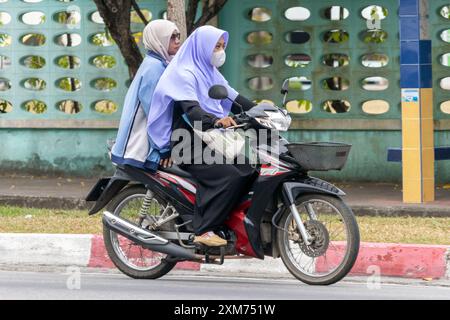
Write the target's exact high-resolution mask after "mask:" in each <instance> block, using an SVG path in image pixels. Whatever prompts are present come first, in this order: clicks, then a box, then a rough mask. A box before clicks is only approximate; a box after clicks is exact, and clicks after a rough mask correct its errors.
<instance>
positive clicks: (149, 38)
mask: <svg viewBox="0 0 450 320" xmlns="http://www.w3.org/2000/svg"><path fill="white" fill-rule="evenodd" d="M174 31H178V32H179V30H178V28H177V26H176V24H175V23H173V22H171V21H168V20H163V19H159V20H153V21H151V22H149V23H148V24H147V25H146V26H145V28H144V31H143V42H144V47H145V49H147V50H151V51H154V52H156V53H157V54H159V55H160V56H161V57H163V58H164V59H165V60H166V61H167V63H169V62H170V60H172V58H173V56H170V55H169V52H168V50H169V44H170V38H171V37H172V34H173V33H174Z"/></svg>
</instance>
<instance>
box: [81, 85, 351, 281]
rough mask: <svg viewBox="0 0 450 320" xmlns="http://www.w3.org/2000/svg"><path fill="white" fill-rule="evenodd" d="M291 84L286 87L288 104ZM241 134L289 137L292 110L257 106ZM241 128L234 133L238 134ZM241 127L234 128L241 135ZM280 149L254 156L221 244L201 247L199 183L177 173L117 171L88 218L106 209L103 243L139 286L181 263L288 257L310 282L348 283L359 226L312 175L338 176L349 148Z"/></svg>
mask: <svg viewBox="0 0 450 320" xmlns="http://www.w3.org/2000/svg"><path fill="white" fill-rule="evenodd" d="M288 89H289V80H286V81H285V82H284V83H283V86H282V90H281V93H282V94H284V98H283V104H284V102H285V101H286V96H287V94H288V91H289V90H288ZM209 96H210V97H211V98H213V99H220V100H222V99H226V98H227V92H226V88H225V87H222V86H213V87H212V88H211V89H210V90H209ZM235 120H236V122H237V123H238V126H237V127H239V128H241V129H245V130H248V129H255V130H261V129H265V130H272V131H275V130H276V132H279V131H287V130H288V128H289V126H290V123H291V118H290V116H289V115H288V113H287V111H286V110H285V109H282V108H279V107H278V106H276V105H272V104H268V103H264V102H263V103H259V104H258V105H256V106H255V107H253V108H252V109H250V110H249V111H246V112H244V111H243V110H242V112H241V114H239V115H237V116H236V117H235ZM232 129H233V128H232ZM234 129H236V128H234ZM279 142H280V145H279V152H278V154H275V155H274V154H271V153H269V152H268V148H267V146H266V145H261V144H256V146H253V147H252V148H253V151H254V152H255V154H257V156H258V157H260V158H261V159H264V160H265V161H262V162H261V163H259V164H257V165H256V171H257V172H258V177H257V178H256V179H255V181H254V182H253V184H252V186H251V188H250V191H249V192H248V194H245V195H243V196H242V200H241V201H240V203H239V204H238V205H237V206H236V208H234V210H232V212H231V213H230V215H229V217H228V219H227V220H226V223H225V226H224V227H223V229H222V230H220V231H219V232H218V234H219V235H220V236H221V237H223V238H225V239H226V240H227V245H226V246H223V247H211V248H209V247H204V246H198V245H197V246H196V245H195V244H194V243H193V239H194V236H195V235H194V232H193V228H192V220H193V214H194V204H195V192H196V181H195V179H194V178H193V177H192V176H191V175H190V174H189V173H188V172H186V171H183V170H182V169H181V168H180V167H179V166H177V165H173V166H172V167H170V168H159V169H158V171H157V172H156V173H150V172H148V171H145V170H141V169H139V168H137V167H133V166H127V165H125V166H118V165H115V166H116V168H115V173H114V175H113V176H112V177H107V178H102V179H100V180H99V181H98V182H97V184H96V185H95V186H94V187H93V188H92V190H91V191H90V193H89V195H88V196H87V198H86V200H87V201H95V204H94V206H93V207H92V209H91V210H90V211H89V215H93V214H96V213H97V212H99V211H100V210H101V209H103V208H104V207H105V206H106V211H104V212H103V218H102V222H103V237H104V243H105V247H106V250H107V252H108V255H109V257H110V259H111V260H112V262H113V263H114V265H115V266H116V267H117V268H118V269H119V270H120V271H121V272H123V273H124V274H126V275H128V276H130V277H132V278H136V279H156V278H159V277H161V276H163V275H165V274H167V273H168V272H169V271H170V270H172V269H173V268H174V267H175V265H176V264H177V263H178V262H181V261H192V262H198V263H205V264H206V263H209V264H219V265H222V264H223V263H224V261H225V260H229V259H245V258H258V259H264V257H265V256H269V257H273V258H280V257H281V260H282V261H283V263H284V265H285V266H286V268H287V269H288V270H289V272H290V273H291V274H292V275H293V276H294V277H296V278H297V279H298V280H300V281H302V282H304V283H306V284H310V285H330V284H333V283H336V282H338V281H339V280H341V279H342V278H344V277H345V276H346V275H347V274H348V272H349V271H350V270H351V268H352V267H353V265H354V263H355V261H356V258H357V256H358V251H359V244H360V236H359V228H358V224H357V221H356V219H355V216H354V214H353V212H352V210H351V209H350V208H349V207H348V206H347V205H346V204H345V202H344V201H343V199H342V197H343V196H345V193H344V192H343V191H342V190H340V189H339V188H337V187H336V186H334V185H332V184H331V183H328V182H326V181H324V180H321V179H318V178H315V177H312V176H310V175H309V174H308V172H309V171H327V170H340V169H342V168H343V166H344V165H345V162H346V159H347V156H348V154H349V152H350V148H351V145H347V144H340V143H288V141H287V140H286V139H284V138H282V137H279Z"/></svg>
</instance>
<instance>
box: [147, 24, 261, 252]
mask: <svg viewBox="0 0 450 320" xmlns="http://www.w3.org/2000/svg"><path fill="white" fill-rule="evenodd" d="M227 41H228V33H227V32H225V31H223V30H220V29H217V28H215V27H212V26H203V27H200V28H198V29H196V30H195V31H194V32H193V33H192V34H191V35H190V36H189V38H188V39H187V40H186V42H185V43H184V44H183V46H182V47H181V48H180V50H179V52H178V53H177V54H176V56H175V57H174V59H173V61H172V62H171V63H170V65H169V66H168V68H167V69H166V71H165V72H164V74H163V75H162V77H161V79H160V81H159V83H158V85H157V86H156V89H155V92H154V95H153V99H152V104H151V108H150V113H149V117H148V134H149V136H150V138H151V140H152V141H153V143H154V145H155V148H156V149H158V150H160V153H161V157H162V158H163V159H169V158H170V154H171V153H170V150H171V147H174V146H175V145H176V143H177V142H179V141H175V143H172V144H171V134H172V131H173V130H175V129H180V128H183V129H186V131H187V132H188V133H189V135H190V136H191V138H192V139H191V140H190V141H191V142H192V145H191V150H194V138H193V128H192V127H193V124H194V122H196V121H200V122H201V130H203V131H206V130H208V129H211V128H214V127H217V126H221V127H223V128H228V127H230V126H234V125H236V123H235V121H234V120H233V119H232V118H231V117H229V113H230V111H231V112H234V113H237V112H240V108H239V107H238V106H237V104H235V103H234V102H236V103H238V104H240V105H242V106H243V107H244V110H248V109H250V108H251V107H253V106H254V103H252V102H251V101H249V100H248V99H246V98H244V97H242V96H240V95H239V94H238V92H237V91H236V90H234V89H233V88H231V87H230V86H229V85H228V82H227V81H226V80H225V78H224V77H223V76H222V74H221V73H220V72H219V70H218V68H219V67H221V66H222V65H223V64H224V62H225V48H226V43H227ZM216 84H221V85H223V86H225V87H226V88H227V91H228V97H229V98H230V100H227V99H225V100H222V101H219V100H214V99H211V98H210V97H209V96H208V90H209V88H210V87H211V86H213V85H216ZM233 101H234V102H233ZM205 148H207V146H206V145H205V144H203V149H205ZM164 151H165V152H164ZM202 151H203V150H202ZM191 154H192V156H191V158H190V161H188V163H182V164H180V165H181V168H182V169H184V170H186V171H188V172H189V173H191V175H192V176H194V177H195V179H196V181H197V192H196V202H195V213H194V220H193V227H194V231H195V234H196V237H195V239H194V242H195V243H199V244H203V245H206V246H223V245H226V243H227V241H226V240H225V239H222V238H221V237H219V236H218V235H216V234H215V233H214V231H217V230H218V229H220V228H221V227H222V225H223V223H224V221H225V220H226V218H227V217H228V215H229V213H230V212H231V210H232V209H233V207H234V206H235V205H236V204H237V202H238V201H239V200H240V197H241V196H242V194H245V193H246V190H247V189H248V188H249V186H250V184H251V182H252V181H253V179H254V178H255V170H254V169H253V168H252V167H251V166H250V165H246V164H240V165H235V164H205V163H204V161H203V158H202V157H201V159H199V158H197V157H196V154H195V153H194V152H191ZM201 154H202V155H203V152H201ZM222 163H223V162H222Z"/></svg>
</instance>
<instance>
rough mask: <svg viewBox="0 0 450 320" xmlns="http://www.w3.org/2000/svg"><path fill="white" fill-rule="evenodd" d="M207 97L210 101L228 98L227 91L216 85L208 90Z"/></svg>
mask: <svg viewBox="0 0 450 320" xmlns="http://www.w3.org/2000/svg"><path fill="white" fill-rule="evenodd" d="M208 96H209V97H210V98H212V99H216V100H223V99H226V98H228V91H227V88H225V87H224V86H221V85H218V84H216V85H214V86H212V87H211V88H209V91H208Z"/></svg>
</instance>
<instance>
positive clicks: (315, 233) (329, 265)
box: [277, 194, 360, 285]
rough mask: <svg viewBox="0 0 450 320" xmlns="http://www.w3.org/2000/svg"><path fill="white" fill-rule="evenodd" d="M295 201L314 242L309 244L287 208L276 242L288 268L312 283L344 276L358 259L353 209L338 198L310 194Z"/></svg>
mask: <svg viewBox="0 0 450 320" xmlns="http://www.w3.org/2000/svg"><path fill="white" fill-rule="evenodd" d="M295 205H296V207H297V210H298V212H299V214H300V216H301V219H302V221H303V224H304V225H305V228H306V230H307V231H308V233H309V234H310V235H311V236H312V243H310V244H306V243H305V242H304V241H303V238H302V237H301V235H300V233H299V231H298V228H297V223H296V221H295V219H294V217H293V215H292V213H291V211H290V210H289V208H286V210H285V211H284V213H283V215H282V217H281V219H280V221H279V223H278V226H279V229H278V231H277V244H278V248H279V251H280V255H281V259H282V261H283V263H284V265H285V266H286V268H287V269H288V270H289V272H290V273H291V274H292V275H293V276H294V277H296V278H297V279H298V280H300V281H302V282H304V283H306V284H309V285H330V284H333V283H336V282H338V281H339V280H341V279H342V278H344V277H345V276H346V275H347V274H348V273H349V272H350V270H351V268H352V267H353V265H354V264H355V262H356V258H357V256H358V252H359V244H360V236H359V228H358V224H357V221H356V218H355V216H354V214H353V212H352V210H351V209H350V208H349V207H348V206H347V205H346V204H345V203H344V202H343V201H342V200H341V199H339V198H337V197H332V196H327V195H318V194H310V195H304V196H301V197H299V198H298V199H296V201H295Z"/></svg>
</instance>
